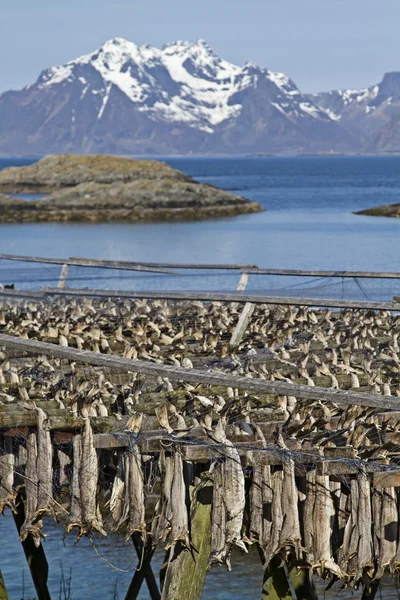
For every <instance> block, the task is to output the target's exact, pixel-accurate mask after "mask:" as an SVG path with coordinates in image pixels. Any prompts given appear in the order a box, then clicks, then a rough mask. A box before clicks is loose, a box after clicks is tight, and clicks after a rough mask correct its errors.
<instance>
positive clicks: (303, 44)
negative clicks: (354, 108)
mask: <svg viewBox="0 0 400 600" xmlns="http://www.w3.org/2000/svg"><path fill="white" fill-rule="evenodd" d="M399 28H400V0H229V1H228V0H196V1H195V2H194V1H193V0H110V1H109V2H105V1H104V0H66V1H64V2H60V0H52V1H51V0H2V2H1V12H0V56H1V71H0V91H2V90H5V89H10V88H14V89H18V88H20V87H22V86H23V85H25V84H28V83H32V82H33V81H34V80H35V79H36V78H37V76H38V74H39V72H40V71H41V70H42V69H43V68H45V67H47V66H50V65H53V64H60V63H63V62H66V61H68V60H70V59H73V58H75V57H77V56H78V55H81V54H86V53H88V52H90V51H92V50H94V49H96V48H97V47H98V46H99V45H100V44H101V43H102V42H104V41H105V40H107V39H109V38H112V37H116V36H119V37H124V38H126V39H129V40H131V41H133V42H136V43H138V44H143V43H149V44H151V45H156V46H159V45H162V44H163V43H165V42H171V41H175V40H177V39H188V40H195V39H198V38H204V39H205V40H206V41H207V42H208V43H209V44H210V46H212V47H213V48H214V50H215V51H216V52H217V53H218V54H220V55H221V56H223V57H224V58H226V59H227V60H230V61H232V62H235V63H237V64H242V63H244V62H246V61H247V60H251V61H253V62H256V63H258V64H260V65H262V66H265V67H268V68H269V69H271V70H275V71H282V72H284V73H285V74H286V75H289V76H290V77H292V79H294V81H295V82H296V83H297V85H298V86H299V87H300V88H301V89H302V90H303V91H307V92H311V91H325V90H328V89H333V88H337V87H346V88H348V87H365V86H368V85H371V84H374V83H377V82H378V81H379V80H380V79H381V77H382V75H383V73H384V72H385V71H394V70H399V71H400V36H399Z"/></svg>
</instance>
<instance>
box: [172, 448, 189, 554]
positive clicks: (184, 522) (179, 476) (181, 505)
mask: <svg viewBox="0 0 400 600" xmlns="http://www.w3.org/2000/svg"><path fill="white" fill-rule="evenodd" d="M170 490H171V491H170V494H171V495H170V498H169V502H168V510H167V520H168V521H169V527H170V534H169V535H170V543H169V544H168V546H167V548H170V547H171V546H173V545H174V544H176V543H177V542H180V543H181V544H182V545H184V546H186V547H187V548H189V523H188V510H187V507H186V487H185V481H184V478H183V462H182V456H181V454H180V452H178V451H177V450H175V452H174V453H173V454H172V480H171V488H170Z"/></svg>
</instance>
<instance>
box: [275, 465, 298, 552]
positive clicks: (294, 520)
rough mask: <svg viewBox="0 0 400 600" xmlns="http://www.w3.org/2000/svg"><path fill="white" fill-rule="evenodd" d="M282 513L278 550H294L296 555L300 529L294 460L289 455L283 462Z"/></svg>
mask: <svg viewBox="0 0 400 600" xmlns="http://www.w3.org/2000/svg"><path fill="white" fill-rule="evenodd" d="M282 513H283V524H282V532H281V539H280V547H281V549H280V551H281V552H282V550H284V549H286V552H287V553H289V552H293V551H294V553H295V554H296V556H297V557H298V556H299V553H300V548H301V531H300V519H299V510H298V491H297V487H296V480H295V470H294V460H293V459H292V458H291V457H290V458H288V459H287V460H285V462H284V464H283V488H282Z"/></svg>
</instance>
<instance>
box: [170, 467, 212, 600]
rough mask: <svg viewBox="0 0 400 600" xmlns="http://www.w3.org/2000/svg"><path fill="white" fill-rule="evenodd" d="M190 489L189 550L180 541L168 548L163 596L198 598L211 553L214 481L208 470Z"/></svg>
mask: <svg viewBox="0 0 400 600" xmlns="http://www.w3.org/2000/svg"><path fill="white" fill-rule="evenodd" d="M201 478H202V481H201V482H200V484H199V485H198V486H197V488H196V489H195V490H194V492H193V497H192V503H191V509H190V517H191V550H189V549H187V548H184V547H183V546H182V545H181V544H180V543H179V542H178V543H177V544H175V546H174V547H173V548H171V551H170V555H169V561H168V567H167V571H166V573H165V579H164V585H163V589H162V596H161V598H162V600H200V598H201V594H202V591H203V586H204V581H205V578H206V573H207V566H208V560H209V557H210V541H211V502H212V490H213V483H212V478H211V477H210V475H209V473H202V475H201Z"/></svg>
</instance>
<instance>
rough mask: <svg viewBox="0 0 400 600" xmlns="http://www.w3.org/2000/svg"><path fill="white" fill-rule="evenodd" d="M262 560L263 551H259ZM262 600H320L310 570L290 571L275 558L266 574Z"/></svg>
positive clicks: (295, 568) (294, 568)
mask: <svg viewBox="0 0 400 600" xmlns="http://www.w3.org/2000/svg"><path fill="white" fill-rule="evenodd" d="M259 552H260V557H261V560H263V556H262V551H261V550H259ZM261 598H262V600H267V599H268V600H318V597H317V593H316V590H315V586H314V584H313V582H312V579H311V577H310V574H309V571H308V569H302V568H299V567H296V566H295V567H292V568H290V570H288V568H287V567H286V565H283V563H282V560H281V559H280V558H279V557H278V556H275V557H274V558H273V559H272V560H271V562H270V564H269V565H268V567H267V568H266V570H265V573H264V580H263V589H262V594H261Z"/></svg>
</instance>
